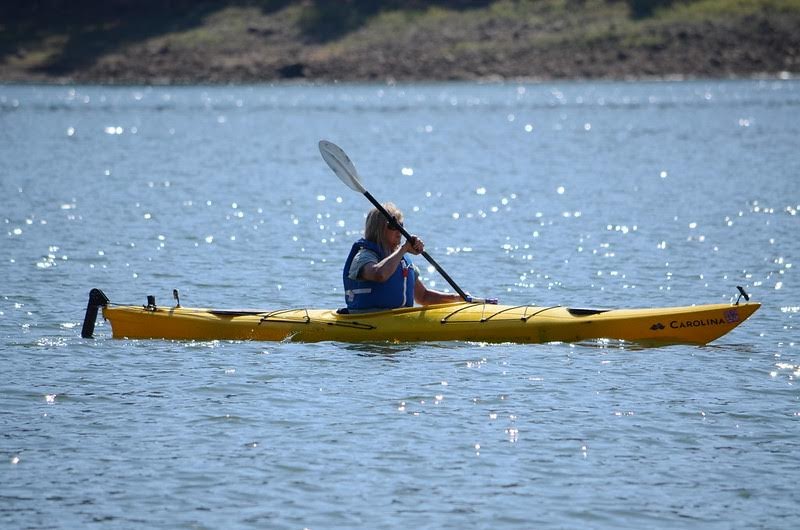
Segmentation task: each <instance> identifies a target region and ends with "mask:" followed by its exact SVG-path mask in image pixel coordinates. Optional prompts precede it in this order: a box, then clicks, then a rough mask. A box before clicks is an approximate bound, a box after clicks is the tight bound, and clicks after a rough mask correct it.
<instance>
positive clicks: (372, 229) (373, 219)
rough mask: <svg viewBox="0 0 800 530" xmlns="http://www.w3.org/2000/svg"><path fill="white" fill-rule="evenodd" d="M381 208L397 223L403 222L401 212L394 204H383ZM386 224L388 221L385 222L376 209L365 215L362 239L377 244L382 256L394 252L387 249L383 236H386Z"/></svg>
mask: <svg viewBox="0 0 800 530" xmlns="http://www.w3.org/2000/svg"><path fill="white" fill-rule="evenodd" d="M382 206H383V208H384V209H385V210H386V211H387V212H389V215H391V216H394V218H395V219H397V222H398V223H402V222H403V212H401V211H400V209H399V208H398V207H397V206H395V205H394V203H392V202H385V203H383V205H382ZM387 224H389V221H387V220H386V217H385V216H384V215H383V214H382V213H381V212H380V211H378V209H377V208H373V209H372V210H370V211H369V213H368V214H367V221H366V222H365V223H364V239H366V240H367V241H372V242H373V243H377V244H378V246H379V247H381V249H382V250H383V252H384V254H389V253H390V252H392V251H393V250H394V249H393V248H389V243H388V242H387V241H386V237H385V236H384V235H385V234H386V231H385V230H384V228H386V225H387Z"/></svg>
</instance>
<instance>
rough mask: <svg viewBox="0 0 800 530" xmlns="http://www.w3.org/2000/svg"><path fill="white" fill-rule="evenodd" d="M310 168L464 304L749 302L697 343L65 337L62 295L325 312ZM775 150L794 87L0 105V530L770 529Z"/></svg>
mask: <svg viewBox="0 0 800 530" xmlns="http://www.w3.org/2000/svg"><path fill="white" fill-rule="evenodd" d="M322 138H325V139H329V140H331V141H333V142H335V143H337V144H339V145H340V146H342V147H343V148H344V149H345V150H346V151H347V152H348V154H349V155H350V157H351V158H352V159H353V161H354V163H355V164H356V166H357V168H358V169H359V172H360V174H361V177H362V180H363V182H364V184H365V186H366V187H367V189H369V190H370V191H371V192H372V194H373V195H375V196H376V197H377V198H378V199H379V200H382V201H388V200H392V201H394V202H395V203H397V204H398V205H399V206H400V207H401V208H402V209H403V210H404V212H405V224H406V227H407V228H408V229H409V230H410V231H411V232H413V233H417V234H420V235H421V236H423V238H424V240H425V242H426V249H427V250H428V252H429V253H430V254H431V255H432V256H434V257H435V258H436V259H437V261H438V262H439V263H440V264H441V265H442V266H443V267H444V268H445V269H446V270H447V271H448V272H449V273H450V275H451V276H452V277H453V278H454V279H455V280H456V281H457V282H458V283H459V285H460V286H461V287H463V288H464V289H465V290H467V291H469V292H471V293H472V294H474V295H478V296H494V297H498V298H499V299H500V301H501V303H508V304H526V303H534V304H539V305H578V306H582V307H587V306H600V307H616V306H619V307H649V306H669V305H688V304H693V303H712V302H728V301H732V300H734V295H735V294H736V285H742V286H744V287H745V288H746V289H747V290H748V292H750V294H751V295H752V297H753V298H754V299H755V300H757V301H759V302H761V303H763V304H764V305H763V307H762V309H761V310H760V311H759V312H757V313H756V314H755V315H754V316H753V317H752V318H751V319H750V320H748V321H747V322H745V323H744V324H743V325H742V326H740V327H739V328H738V329H736V330H734V331H733V332H732V333H730V334H729V335H727V336H725V337H723V338H721V339H719V340H718V341H716V342H714V343H712V344H710V345H708V346H706V347H688V346H672V347H666V348H659V349H641V348H637V347H634V346H632V345H628V344H620V343H616V342H603V341H599V342H596V343H589V344H581V345H569V344H545V345H514V344H501V345H485V344H474V343H472V344H470V343H423V344H409V345H389V344H371V345H355V346H354V345H347V344H340V343H320V344H289V343H287V344H284V343H250V342H202V343H194V342H189V343H186V342H178V343H173V342H166V341H128V340H113V339H111V338H110V333H111V330H110V327H109V326H108V325H107V324H104V323H102V319H100V320H101V322H98V326H97V329H96V331H95V339H94V340H84V339H82V338H80V323H81V321H82V318H83V312H84V309H85V307H86V300H87V296H88V292H89V290H90V289H91V288H92V287H100V288H102V289H103V290H104V291H105V293H106V294H107V295H108V296H109V297H110V299H111V300H112V302H116V303H131V304H143V303H145V298H146V295H148V294H152V295H155V296H156V299H157V301H158V302H159V303H160V304H163V305H169V304H171V303H172V301H171V293H172V289H173V288H177V289H179V290H180V292H181V302H182V303H183V304H184V305H186V306H206V307H221V308H225V307H228V308H231V307H259V308H286V307H319V308H324V307H338V306H341V305H342V287H341V266H342V262H343V260H344V257H345V255H346V253H347V251H348V249H349V247H350V244H351V242H352V241H353V240H354V239H356V238H357V237H358V236H359V235H360V231H361V229H362V227H363V219H364V214H365V212H366V210H367V209H368V206H369V205H368V203H367V201H366V199H365V198H364V197H363V196H361V195H359V194H358V193H355V192H352V191H351V190H349V189H348V188H346V187H345V186H344V185H343V184H342V183H341V182H340V181H339V180H338V179H337V178H336V176H335V175H334V174H333V173H332V172H331V171H330V169H329V168H328V167H327V166H326V165H325V163H324V162H323V161H322V159H321V157H320V155H319V152H318V150H317V142H318V141H319V140H320V139H322ZM798 138H800V82H798V81H796V80H794V81H793V80H787V81H772V80H767V81H737V82H733V81H725V82H717V81H704V82H675V83H672V82H663V83H553V84H531V85H524V84H511V83H509V84H504V85H478V84H436V85H413V86H377V85H375V86H369V85H332V86H276V87H268V86H264V87H261V86H253V87H177V88H176V87H163V88H146V87H84V86H77V87H37V86H0V222H2V224H3V228H2V233H0V278H2V282H0V285H2V289H1V290H0V362H2V367H3V373H2V375H1V376H0V526H2V527H3V528H50V527H64V528H67V527H72V528H77V527H99V526H102V527H109V526H110V527H120V528H132V527H141V528H173V527H187V528H276V529H297V530H300V529H303V528H311V529H315V530H316V529H351V528H397V529H410V528H414V529H424V528H431V529H438V528H454V529H456V528H457V529H461V528H493V529H510V528H614V529H616V528H657V527H660V528H691V527H702V528H761V527H763V528H797V527H798V525H800V515H798V503H800V488H798V487H797V476H798V473H797V470H798V456H800V391H799V390H800V389H799V388H798V384H797V382H798V377H800V347H799V346H798V342H799V341H800V335H798V329H797V319H798V313H800V300H799V299H798V277H797V269H798V268H800V263H798V261H799V260H800V237H798V234H800V216H798V215H797V212H798V210H799V209H800V155H798V152H800V151H798V147H799V146H800V143H799V141H798ZM423 275H424V277H425V278H424V279H425V281H426V282H427V283H428V284H430V285H432V286H434V287H436V288H440V289H446V288H447V287H448V286H447V285H446V284H445V282H444V281H443V280H442V279H441V278H440V277H439V276H438V275H437V274H436V273H435V272H434V271H433V270H431V269H429V268H426V267H423Z"/></svg>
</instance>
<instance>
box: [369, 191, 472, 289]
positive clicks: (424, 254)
mask: <svg viewBox="0 0 800 530" xmlns="http://www.w3.org/2000/svg"><path fill="white" fill-rule="evenodd" d="M364 197H366V198H367V199H368V200H369V202H371V203H372V204H373V206H375V208H377V209H378V211H379V212H381V213H382V214H383V216H384V217H386V220H387V221H389V223H391V224H392V226H394V228H396V229H398V230H400V233H401V234H403V237H405V238H406V239H409V240H410V239H411V234H409V233H408V232H407V231H406V229H405V228H403V226H402V225H401V224H400V223H398V222H397V219H395V218H394V216H393V215H390V214H389V212H387V211H386V208H384V207H383V206H382V205H381V203H379V202H378V201H377V200H376V199H375V197H373V196H372V194H371V193H370V192H368V191H367V190H364ZM421 254H422V257H423V258H425V259H426V260H428V263H430V264H431V265H433V268H435V269H436V270H437V271H438V272H439V274H441V275H442V278H444V279H445V280H447V283H449V284H450V287H452V288H453V289H455V291H456V292H457V293H458V294H459V296H461V298H463V299H464V300H465V301H467V302H469V301H471V299H470V297H469V296H468V295H467V293H465V292H464V291H463V290H462V289H461V287H459V286H458V285H457V284H456V282H455V281H454V280H453V278H451V277H450V275H449V274H447V273H446V272H445V271H444V269H443V268H442V267H441V266H440V265H439V264H438V263H436V260H435V259H433V258H432V257H431V256H430V255H429V254H428V253H427V252H425V251H424V250H423V251H422V252H421Z"/></svg>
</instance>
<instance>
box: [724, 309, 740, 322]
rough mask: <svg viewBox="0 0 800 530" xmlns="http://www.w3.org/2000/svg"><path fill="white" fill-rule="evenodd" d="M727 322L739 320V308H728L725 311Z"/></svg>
mask: <svg viewBox="0 0 800 530" xmlns="http://www.w3.org/2000/svg"><path fill="white" fill-rule="evenodd" d="M725 322H727V323H728V324H733V323H734V322H739V310H738V309H728V310H727V311H725Z"/></svg>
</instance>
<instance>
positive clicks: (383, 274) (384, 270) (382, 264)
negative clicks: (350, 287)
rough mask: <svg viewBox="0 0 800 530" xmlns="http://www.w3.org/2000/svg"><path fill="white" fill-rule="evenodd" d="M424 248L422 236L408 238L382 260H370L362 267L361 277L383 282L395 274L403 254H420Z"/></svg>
mask: <svg viewBox="0 0 800 530" xmlns="http://www.w3.org/2000/svg"><path fill="white" fill-rule="evenodd" d="M424 248H425V245H424V243H423V242H422V240H421V239H420V238H418V237H416V236H411V239H408V240H406V242H405V243H403V244H402V245H400V246H399V247H397V249H396V250H395V251H394V252H392V253H391V254H389V255H388V256H386V257H385V258H383V259H382V260H381V261H379V262H377V263H376V262H370V263H367V264H366V265H364V266H363V267H361V272H360V274H359V279H361V280H367V281H370V282H379V283H383V282H385V281H386V280H388V279H389V278H391V277H392V274H394V271H396V270H397V267H398V266H400V260H402V259H403V255H405V254H406V253H409V254H419V253H420V252H422V250H423V249H424ZM414 290H415V291H416V287H415V288H414Z"/></svg>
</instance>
